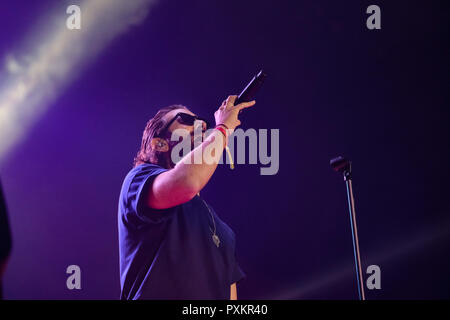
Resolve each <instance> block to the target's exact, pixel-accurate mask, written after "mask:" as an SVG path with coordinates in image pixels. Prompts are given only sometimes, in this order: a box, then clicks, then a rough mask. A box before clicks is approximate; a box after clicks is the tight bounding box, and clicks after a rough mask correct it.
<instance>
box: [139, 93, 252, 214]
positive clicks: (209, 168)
mask: <svg viewBox="0 0 450 320" xmlns="http://www.w3.org/2000/svg"><path fill="white" fill-rule="evenodd" d="M236 97H237V96H229V97H228V99H227V100H225V101H224V102H223V103H222V105H221V106H220V107H219V109H218V110H217V111H216V112H215V113H214V117H215V121H216V125H224V128H228V129H229V131H228V132H229V133H230V134H231V132H232V131H233V130H234V129H235V128H236V127H237V126H239V125H240V124H241V122H240V121H239V119H238V114H239V111H240V110H241V109H244V108H247V107H250V106H253V105H254V104H255V101H251V102H244V103H241V104H239V105H237V106H234V101H235V100H236ZM225 145H226V139H225V137H224V136H223V134H222V132H220V131H219V130H213V133H212V134H211V135H209V137H208V138H207V139H205V140H204V141H203V143H202V144H200V145H199V146H198V147H196V148H195V149H194V150H192V151H191V152H189V153H188V154H187V155H185V156H184V157H183V158H182V159H181V161H179V162H178V163H177V164H176V165H175V167H174V168H172V169H170V170H168V171H166V172H163V173H161V174H160V175H158V176H157V177H156V178H155V180H154V181H153V184H152V186H151V188H149V189H148V190H149V191H148V192H149V193H148V195H147V197H146V198H147V199H146V201H145V203H147V205H148V206H150V207H152V208H155V209H166V208H170V207H174V206H176V205H179V204H182V203H185V202H187V201H189V200H191V199H192V198H193V197H194V196H195V195H196V194H197V193H198V192H200V190H202V189H203V187H204V186H205V185H206V184H207V183H208V181H209V179H210V178H211V176H212V175H213V173H214V171H215V170H216V168H217V165H218V163H219V160H220V157H221V156H222V153H223V149H224V148H225ZM208 149H209V150H211V149H214V150H216V151H218V150H220V152H215V154H214V155H213V159H212V161H204V160H203V161H201V163H198V164H197V163H194V159H205V157H206V156H209V152H208V155H207V154H206V153H205V150H208Z"/></svg>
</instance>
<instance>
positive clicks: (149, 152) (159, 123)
mask: <svg viewBox="0 0 450 320" xmlns="http://www.w3.org/2000/svg"><path fill="white" fill-rule="evenodd" d="M175 109H186V110H187V108H186V107H185V106H183V105H180V104H173V105H170V106H168V107H165V108H162V109H160V110H159V111H158V112H157V113H156V115H155V116H154V117H153V118H151V119H150V120H149V121H148V122H147V125H146V126H145V129H144V132H143V134H142V142H141V148H140V149H139V151H138V152H137V154H136V157H135V158H134V162H133V167H136V166H138V165H141V164H143V163H153V164H157V165H160V166H162V167H164V159H163V158H162V156H161V153H160V152H158V151H156V150H153V148H152V145H151V141H152V139H153V138H154V137H158V136H159V135H160V134H161V132H160V131H161V129H162V128H164V126H165V124H166V121H164V119H163V118H164V116H165V115H166V114H167V113H169V112H170V111H172V110H175Z"/></svg>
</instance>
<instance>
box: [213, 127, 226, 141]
mask: <svg viewBox="0 0 450 320" xmlns="http://www.w3.org/2000/svg"><path fill="white" fill-rule="evenodd" d="M215 129H217V130H219V131H220V132H222V134H223V135H224V136H225V139H227V138H228V137H227V131H226V130H225V129H224V128H222V127H221V126H217V127H216V128H215Z"/></svg>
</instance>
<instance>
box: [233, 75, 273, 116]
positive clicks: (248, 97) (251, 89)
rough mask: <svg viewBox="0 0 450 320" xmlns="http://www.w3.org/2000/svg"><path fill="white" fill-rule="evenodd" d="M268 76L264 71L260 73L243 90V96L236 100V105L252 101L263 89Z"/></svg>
mask: <svg viewBox="0 0 450 320" xmlns="http://www.w3.org/2000/svg"><path fill="white" fill-rule="evenodd" d="M266 77H267V74H265V73H264V71H263V70H261V71H259V72H258V74H257V75H256V76H254V77H253V79H252V80H251V81H250V82H249V84H248V85H247V86H246V87H245V89H244V90H242V92H241V94H240V95H239V96H238V97H237V98H236V101H235V102H234V105H235V106H236V105H238V104H239V103H242V102H249V101H252V100H253V98H254V97H255V95H256V93H257V92H258V90H259V89H260V88H261V86H262V84H263V83H264V80H265V79H266ZM241 111H242V110H241Z"/></svg>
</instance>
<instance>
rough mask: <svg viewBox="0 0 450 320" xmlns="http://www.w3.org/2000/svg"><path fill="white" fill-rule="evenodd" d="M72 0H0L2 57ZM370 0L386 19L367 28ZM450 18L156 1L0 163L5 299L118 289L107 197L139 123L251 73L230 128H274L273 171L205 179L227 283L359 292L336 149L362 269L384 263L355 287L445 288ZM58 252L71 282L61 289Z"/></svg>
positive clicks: (251, 290)
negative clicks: (226, 242) (343, 164)
mask: <svg viewBox="0 0 450 320" xmlns="http://www.w3.org/2000/svg"><path fill="white" fill-rule="evenodd" d="M73 3H76V2H73ZM344 3H345V4H344ZM67 4H68V2H67V1H66V2H64V1H62V2H61V1H39V2H38V1H36V2H30V1H23V0H22V1H14V2H10V3H8V4H4V3H2V4H1V5H0V12H1V13H0V39H1V40H0V53H2V56H3V53H4V52H7V51H8V50H9V49H10V48H14V47H15V46H17V45H19V44H20V43H21V39H22V37H23V36H25V35H26V34H27V33H28V32H30V31H31V30H32V29H33V22H35V21H36V18H37V17H39V16H40V15H42V14H44V13H45V12H46V11H47V10H49V9H50V8H55V7H57V6H60V7H61V12H62V13H63V12H65V7H66V6H67ZM370 4H378V5H379V6H380V7H381V11H382V29H381V30H377V31H369V30H367V28H366V26H365V20H366V18H367V14H366V13H365V10H366V8H367V6H368V5H370ZM449 18H450V17H449V10H448V4H447V2H445V1H427V2H424V1H414V2H413V1H376V2H368V1H345V2H339V1H290V2H289V1H281V2H280V1H278V2H275V1H234V0H233V1H230V0H227V1H224V0H217V1H210V0H197V1H175V0H167V1H160V3H159V4H158V5H156V6H155V7H154V8H153V9H151V10H150V14H149V16H148V17H147V19H146V20H145V22H144V23H142V24H141V25H139V26H137V27H134V28H132V29H131V30H130V31H128V32H127V33H126V34H124V35H123V36H121V37H120V38H118V39H116V40H115V41H114V42H113V43H112V44H111V45H110V46H108V47H107V48H106V50H105V51H103V53H102V54H101V55H99V56H98V58H97V59H96V60H95V61H94V63H93V64H91V65H90V66H89V67H88V68H87V69H86V70H85V71H84V72H83V73H82V74H81V76H80V77H78V78H77V80H76V81H75V82H73V83H72V84H71V85H70V86H68V87H67V88H66V90H65V91H64V92H63V93H62V95H61V96H60V97H59V98H58V99H57V101H55V102H54V103H53V104H52V106H51V107H50V108H49V111H48V112H47V113H46V114H45V115H44V116H43V117H42V118H41V119H40V120H39V121H38V122H37V124H36V125H35V126H34V127H33V128H32V130H31V131H30V132H29V134H28V135H27V138H26V139H25V140H24V141H23V142H22V143H20V144H19V145H18V146H17V148H15V149H14V151H13V152H12V153H11V154H10V155H9V156H8V158H7V161H6V162H5V163H4V165H3V166H2V168H1V172H0V175H1V177H2V182H3V187H4V189H5V190H4V191H5V196H6V199H7V201H8V207H9V211H10V212H9V218H10V223H11V228H12V233H13V245H14V247H13V252H12V256H11V260H10V264H9V266H8V270H7V273H6V277H5V288H4V291H5V297H6V298H9V299H20V298H25V299H48V298H50V299H116V298H118V297H119V265H118V240H117V223H116V220H117V201H118V195H119V191H120V186H121V183H122V180H123V178H124V176H125V175H126V173H127V172H128V170H129V169H130V168H131V165H132V160H133V157H134V155H135V153H136V151H137V149H138V147H139V144H140V139H141V134H142V130H143V128H144V126H145V123H146V121H147V120H148V119H149V118H150V117H152V116H153V115H154V113H155V112H156V110H157V109H158V108H159V107H162V106H165V105H168V104H172V103H182V104H185V105H187V106H188V107H190V108H191V110H193V111H194V112H196V113H197V114H199V115H202V116H205V117H209V119H211V120H212V119H213V112H214V111H215V109H216V108H217V107H218V106H219V105H220V103H221V101H222V100H223V99H224V98H225V97H226V96H227V95H228V94H236V93H238V92H239V90H240V89H241V88H242V87H243V86H244V85H245V84H246V82H247V81H248V80H249V79H250V77H251V76H252V75H253V74H254V73H255V72H256V71H257V70H259V69H260V68H264V69H265V70H266V72H267V73H268V75H269V77H268V79H267V82H266V83H265V85H264V87H263V90H262V91H261V92H260V94H259V95H258V97H257V99H256V100H257V105H256V106H255V108H254V109H253V110H249V111H248V112H245V114H243V115H242V122H243V126H242V127H243V128H244V129H245V128H268V129H270V128H278V129H280V138H281V146H280V171H279V173H278V174H277V175H275V176H260V175H259V165H245V166H239V167H238V168H237V169H236V170H234V171H231V170H230V169H229V168H228V167H226V166H221V167H220V168H219V169H218V170H217V172H216V174H215V175H214V177H213V178H212V180H211V182H210V183H209V184H208V186H207V187H206V188H205V190H204V191H203V192H202V196H203V197H204V198H205V199H206V200H207V201H209V202H210V203H211V204H212V206H213V207H214V208H215V210H216V211H217V213H218V214H219V216H221V217H222V218H223V219H224V220H225V221H226V222H228V224H229V225H230V226H231V227H232V228H233V229H234V231H235V232H236V234H237V239H238V242H237V245H238V257H239V260H240V263H241V266H242V268H243V269H244V270H245V272H246V273H247V276H248V278H247V279H246V280H245V281H243V282H242V283H240V284H239V285H238V296H239V297H240V298H243V299H261V298H269V299H272V298H289V299H354V298H356V294H357V293H356V284H355V276H354V269H353V268H354V267H353V253H352V243H351V233H350V225H349V218H348V211H347V210H348V209H347V202H346V191H345V185H344V182H343V179H342V178H341V177H340V176H339V175H337V174H335V173H334V172H333V171H332V170H331V169H330V167H329V160H330V158H332V157H334V156H336V155H338V154H344V155H347V156H348V157H350V158H351V159H352V160H353V164H354V165H353V167H354V191H355V196H356V209H357V214H358V227H359V233H360V246H361V250H362V259H363V265H364V267H367V266H368V265H371V264H377V265H379V266H380V267H381V285H382V289H381V290H378V291H368V290H366V292H367V296H368V298H369V299H393V298H450V290H449V289H448V288H449V285H450V277H449V275H448V270H450V261H449V258H448V256H449V255H448V252H449V249H450V232H449V229H450V217H449V213H450V206H449V201H448V193H449V187H448V183H449V175H450V170H449V168H448V166H449V163H450V157H449V137H450V135H449V129H448V121H449V112H448V107H449V96H448V86H449V83H450V81H449V74H450V73H449V71H450V70H449V59H448V57H449V53H450V52H449V46H448V39H449V31H448V30H449V28H448V21H449ZM1 139H7V137H1ZM71 264H77V265H79V266H80V267H81V270H82V290H73V291H70V290H68V289H67V288H66V277H67V275H66V273H65V270H66V267H67V266H68V265H71Z"/></svg>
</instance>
